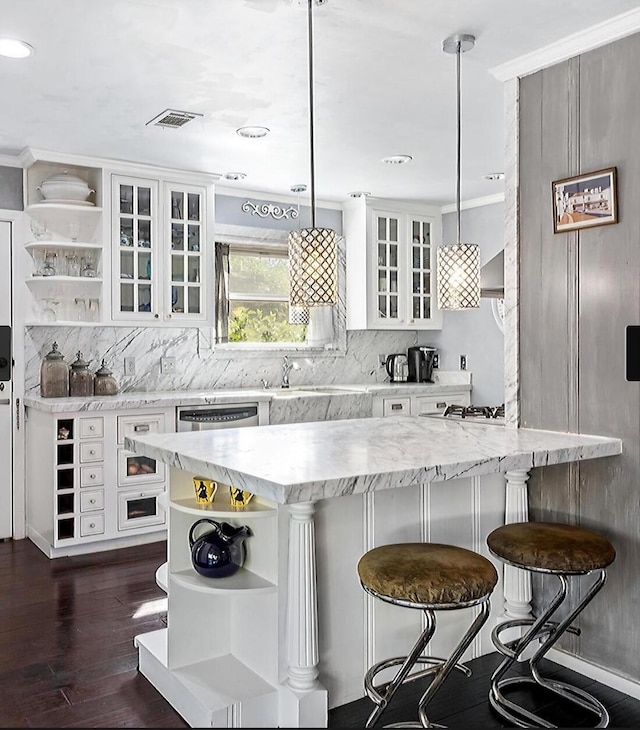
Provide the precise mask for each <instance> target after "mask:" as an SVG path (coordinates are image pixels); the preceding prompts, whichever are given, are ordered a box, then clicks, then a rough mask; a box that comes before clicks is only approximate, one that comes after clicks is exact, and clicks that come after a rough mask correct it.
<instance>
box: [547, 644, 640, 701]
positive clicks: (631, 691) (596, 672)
mask: <svg viewBox="0 0 640 730" xmlns="http://www.w3.org/2000/svg"><path fill="white" fill-rule="evenodd" d="M545 658H546V659H550V660H551V661H552V662H556V663H557V664H561V665H562V666H563V667H566V668H567V669H573V670H574V671H575V672H580V674H584V675H585V677H590V678H591V679H595V680H596V682H600V683H601V684H605V685H606V686H607V687H612V688H613V689H617V690H618V691H619V692H624V693H625V694H627V695H629V696H630V697H635V699H637V700H640V682H636V681H634V680H632V679H628V678H627V677H621V676H620V675H619V674H616V673H615V672H612V671H610V670H609V669H604V668H603V667H599V666H598V665H597V664H592V663H591V662H588V661H587V660H586V659H581V658H580V657H577V656H574V655H573V654H567V653H566V652H564V651H560V650H559V649H550V650H549V651H548V652H547V653H546V654H545Z"/></svg>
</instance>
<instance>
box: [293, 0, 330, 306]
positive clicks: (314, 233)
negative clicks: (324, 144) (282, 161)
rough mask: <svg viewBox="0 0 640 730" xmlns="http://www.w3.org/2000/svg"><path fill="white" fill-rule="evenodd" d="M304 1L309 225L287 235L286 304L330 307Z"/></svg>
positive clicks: (327, 251) (320, 1) (318, 0)
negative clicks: (318, 211) (318, 223)
mask: <svg viewBox="0 0 640 730" xmlns="http://www.w3.org/2000/svg"><path fill="white" fill-rule="evenodd" d="M314 2H315V3H316V4H317V5H321V4H323V2H324V0H307V21H308V39H309V152H310V155H309V156H310V164H309V171H310V176H311V227H310V228H301V229H299V230H297V231H291V233H290V234H289V287H290V289H289V305H290V306H293V307H323V306H332V305H334V304H336V303H337V301H338V237H337V235H336V232H335V231H334V230H332V229H331V228H316V192H315V188H316V185H315V165H314V159H315V154H314V126H313V122H314V104H313V3H314Z"/></svg>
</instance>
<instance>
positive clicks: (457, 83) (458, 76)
mask: <svg viewBox="0 0 640 730" xmlns="http://www.w3.org/2000/svg"><path fill="white" fill-rule="evenodd" d="M456 104H457V122H456V126H457V139H456V154H457V158H458V161H457V168H456V176H457V179H456V212H457V233H458V237H457V241H458V245H460V41H457V43H456Z"/></svg>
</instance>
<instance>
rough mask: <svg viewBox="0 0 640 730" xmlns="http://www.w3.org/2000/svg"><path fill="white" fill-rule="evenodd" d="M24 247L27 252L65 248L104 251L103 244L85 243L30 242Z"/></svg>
mask: <svg viewBox="0 0 640 730" xmlns="http://www.w3.org/2000/svg"><path fill="white" fill-rule="evenodd" d="M24 247H25V250H27V251H50V250H53V249H58V248H64V249H69V250H84V249H95V250H97V251H101V250H102V244H101V243H88V242H85V241H52V240H49V241H29V243H25V244H24Z"/></svg>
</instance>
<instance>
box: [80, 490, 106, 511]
mask: <svg viewBox="0 0 640 730" xmlns="http://www.w3.org/2000/svg"><path fill="white" fill-rule="evenodd" d="M96 509H104V489H92V490H91V491H90V492H80V512H92V511H93V510H96Z"/></svg>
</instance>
